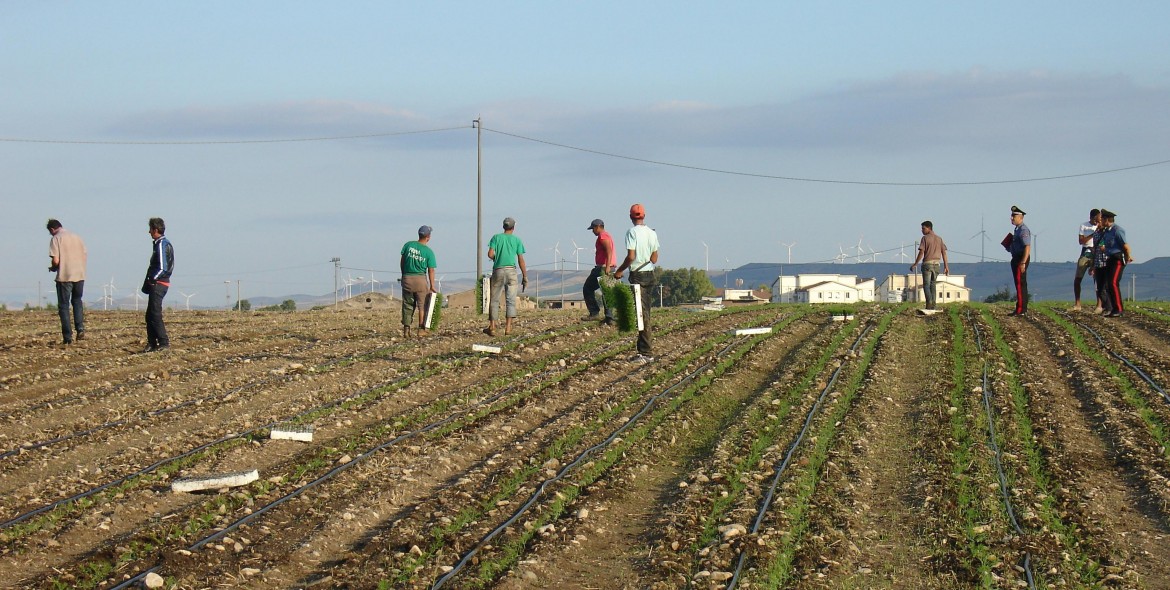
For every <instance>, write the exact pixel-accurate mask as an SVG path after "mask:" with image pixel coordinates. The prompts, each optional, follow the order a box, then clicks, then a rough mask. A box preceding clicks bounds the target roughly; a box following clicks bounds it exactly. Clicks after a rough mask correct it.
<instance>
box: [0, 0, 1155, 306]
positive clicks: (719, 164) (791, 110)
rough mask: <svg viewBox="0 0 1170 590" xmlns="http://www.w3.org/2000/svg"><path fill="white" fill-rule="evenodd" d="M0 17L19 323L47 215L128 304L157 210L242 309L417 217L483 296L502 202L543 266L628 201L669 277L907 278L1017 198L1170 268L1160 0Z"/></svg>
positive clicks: (186, 283) (221, 292) (187, 9)
mask: <svg viewBox="0 0 1170 590" xmlns="http://www.w3.org/2000/svg"><path fill="white" fill-rule="evenodd" d="M0 14H2V15H3V18H0V211H3V214H2V215H0V302H6V303H7V304H8V305H9V307H12V306H13V305H14V304H16V305H18V304H20V303H21V302H29V301H31V302H35V301H36V299H37V296H38V293H40V296H41V297H42V300H44V299H45V298H47V299H49V300H52V296H51V293H52V281H53V277H54V275H53V274H52V273H50V272H48V271H47V269H46V267H47V266H48V261H49V259H48V242H49V235H48V232H47V231H45V229H44V228H45V222H46V220H47V219H49V218H56V219H59V220H60V221H61V222H62V224H63V225H64V226H65V227H66V228H67V229H70V230H72V231H74V232H76V233H78V234H80V235H81V236H82V237H83V238H84V239H85V242H86V244H87V247H88V250H89V266H88V280H87V285H86V300H87V301H91V302H92V301H94V300H97V299H100V298H101V296H102V293H103V286H104V285H107V284H110V283H112V284H113V285H114V286H115V289H116V291H115V293H116V295H117V296H118V297H122V296H126V295H128V294H129V293H130V292H132V291H134V290H135V289H134V288H135V287H136V286H137V285H138V284H139V283H140V282H141V279H142V276H143V274H144V273H145V269H146V265H147V262H148V259H149V255H150V238H149V236H148V234H147V220H148V219H149V218H150V217H162V218H164V219H165V220H166V223H167V236H168V238H170V240H171V242H172V243H173V244H174V248H175V257H176V264H175V267H176V272H175V274H174V276H173V283H172V288H171V290H172V293H174V296H173V298H174V299H176V300H178V302H182V301H184V300H183V299H182V294H186V295H191V297H190V298H189V299H190V302H191V304H192V305H193V306H214V305H217V304H219V303H222V302H224V301H225V299H226V298H227V294H226V292H227V291H229V289H228V288H226V287H225V281H229V282H230V283H229V284H230V285H231V287H230V291H231V296H232V297H233V298H234V296H235V290H236V285H239V288H240V291H241V294H242V296H243V297H244V298H247V297H250V296H280V295H285V294H301V293H304V294H315V295H316V294H326V293H330V292H332V289H333V284H334V282H333V281H334V271H335V266H334V263H333V262H331V259H333V258H334V257H337V258H340V259H341V261H340V263H339V265H340V269H339V273H340V276H341V277H342V278H343V279H344V278H346V276H347V275H348V276H349V277H350V278H354V277H358V276H361V277H364V278H366V279H367V280H368V277H370V276H371V274H372V275H373V276H374V277H375V278H376V279H377V280H378V281H381V282H382V284H383V285H385V284H388V282H390V281H393V280H394V279H395V278H396V277H397V274H398V271H397V269H398V260H399V252H400V250H401V247H402V245H403V243H405V242H406V241H409V240H411V239H414V237H415V234H416V231H417V229H418V226H420V225H423V224H426V225H430V226H433V227H434V233H433V235H432V241H431V245H432V247H433V248H434V249H435V251H436V254H437V257H438V272H437V274H438V276H439V277H441V280H446V281H448V282H451V281H456V280H467V279H470V278H471V277H473V276H474V275H475V272H476V269H477V244H476V242H477V225H478V224H477V216H478V215H479V214H482V220H483V221H482V234H483V245H482V251H483V252H484V253H486V250H487V247H486V242H487V240H488V238H489V237H490V236H491V235H492V234H494V233H496V232H498V231H500V229H499V228H500V222H501V220H502V219H503V218H504V217H506V216H511V217H514V218H515V219H516V220H517V228H516V234H517V235H519V236H520V237H521V238H522V239H523V240H524V242H525V244H526V247H527V250H528V254H527V262H528V264H529V266H530V267H532V268H535V269H544V270H549V269H552V268H553V264H554V260H557V259H558V258H559V259H560V260H564V261H566V262H564V264H565V266H566V268H568V269H570V270H571V269H574V268H576V267H577V265H578V264H581V265H582V266H585V265H588V264H589V263H590V260H591V257H592V253H591V250H592V241H593V236H592V234H591V233H590V232H589V231H588V230H587V229H586V226H588V225H589V222H590V221H591V220H592V219H594V218H601V219H603V220H605V222H606V226H607V228H608V229H609V231H610V232H611V233H613V234H614V235H615V237H617V239H618V241H619V242H620V240H621V238H620V236H621V235H622V234H624V232H625V231H626V230H627V229H628V228H629V225H630V224H629V219H628V211H629V207H630V205H631V204H632V203H635V202H638V203H643V204H644V205H645V206H646V209H647V223H648V225H650V226H651V227H653V228H654V229H655V230H657V232H658V234H659V240H660V243H661V251H660V265H662V266H665V267H666V268H684V267H695V268H707V269H710V270H711V271H713V272H714V271H717V270H719V269H724V268H735V267H738V266H742V265H744V264H747V263H777V265H778V267H777V270H778V272H779V270H780V267H779V264H781V263H785V264H786V263H788V262H793V263H798V262H821V261H831V260H833V259H834V258H837V257H840V255H841V254H842V253H843V252H844V253H847V254H848V255H849V258H848V259H847V260H848V262H853V261H856V260H857V259H858V256H857V246H858V244H859V243H860V244H861V247H862V249H863V251H865V252H866V254H865V256H866V258H867V259H873V258H874V257H875V254H870V253H869V252H870V251H873V252H876V260H877V261H879V262H889V261H896V260H903V259H904V260H906V263H907V265H909V262H910V260H912V258H913V254H914V250H913V248H914V242H915V240H916V239H917V238H918V237H919V236H920V231H919V225H920V223H921V222H922V221H923V220H927V219H929V220H931V221H933V223H934V228H935V231H936V233H938V234H939V235H940V236H942V237H943V238H944V240H945V241H946V243H947V245H948V248H949V250H950V260H951V262H975V261H979V260H980V259H987V260H1006V258H1005V255H1004V252H1003V250H1002V249H1001V248H1000V247H999V245H998V243H999V241H1000V239H1001V238H1002V237H1003V235H1004V234H1005V233H1007V232H1008V231H1010V230H1011V225H1010V223H1009V210H1010V207H1011V206H1012V205H1018V206H1019V207H1021V208H1022V209H1024V210H1025V211H1027V213H1028V215H1027V216H1026V222H1027V224H1028V225H1029V227H1030V228H1031V229H1032V231H1033V233H1034V234H1035V236H1036V246H1035V250H1036V251H1035V256H1034V258H1035V259H1036V260H1039V261H1042V262H1054V261H1065V260H1073V259H1075V257H1076V255H1077V253H1078V248H1077V246H1076V243H1075V242H1074V237H1075V236H1074V235H1075V233H1076V230H1077V227H1078V226H1079V225H1080V223H1081V222H1083V221H1084V220H1085V219H1086V218H1087V214H1088V210H1089V209H1090V208H1093V207H1105V208H1107V209H1110V210H1112V211H1115V212H1116V213H1117V223H1118V225H1120V226H1122V227H1124V228H1125V229H1126V231H1127V233H1128V236H1129V239H1130V242H1131V245H1132V248H1133V254H1134V256H1135V259H1136V260H1137V261H1138V262H1142V261H1146V260H1149V259H1150V258H1154V257H1159V256H1170V232H1166V231H1165V223H1166V218H1167V213H1168V211H1170V207H1168V206H1167V205H1166V204H1165V203H1166V201H1167V199H1166V194H1165V193H1166V190H1167V189H1166V187H1167V186H1170V35H1167V34H1166V32H1165V23H1167V22H1170V3H1166V2H1126V3H1120V4H1116V3H1115V4H1108V3H1100V2H1080V1H1073V2H1068V1H1065V2H1047V1H1041V2H1027V3H1019V2H997V1H990V2H981V3H950V2H946V3H940V2H897V3H877V2H816V3H791V2H719V3H715V2H687V1H682V2H678V1H672V2H665V1H661V2H658V1H655V2H628V1H623V2H609V1H594V2H498V1H493V2H410V3H408V2H346V3H340V4H337V3H323V2H264V1H257V2H247V3H240V2H218V1H205V2H166V3H160V2H146V1H140V2H125V1H108V2H101V3H82V2H18V1H9V0H0ZM476 119H479V120H480V121H481V124H480V125H479V127H478V128H477V127H475V126H473V121H474V120H476ZM479 187H482V201H479V200H478V196H477V195H478V193H477V190H478V189H479ZM479 202H481V203H482V205H481V206H480V205H478V203H479ZM1159 203H1161V204H1159ZM789 245H791V247H789ZM577 248H580V250H578V249H577ZM558 253H559V256H558ZM480 262H481V265H482V267H483V268H485V269H490V261H488V260H487V259H486V256H485V257H484V258H482V259H481V261H480ZM371 271H372V273H371ZM1006 272H1008V271H1007V270H1006V265H1005V273H1006ZM383 288H385V287H383ZM1167 289H1168V290H1170V284H1168V285H1167ZM168 299H171V298H168ZM169 303H176V302H175V301H170V302H169ZM91 305H92V303H91Z"/></svg>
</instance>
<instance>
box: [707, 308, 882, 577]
mask: <svg viewBox="0 0 1170 590" xmlns="http://www.w3.org/2000/svg"><path fill="white" fill-rule="evenodd" d="M872 330H873V324H869V325H867V326H866V327H865V329H864V330H862V331H861V334H860V335H859V336H858V337H857V340H855V341H854V342H853V345H852V346H850V347H849V351H850V352H856V351H857V347H858V345H860V344H861V341H862V340H864V339H865V337H866V335H868V334H869V333H870V331H872ZM844 368H845V363H841V364H840V365H838V366H837V368H836V369H834V370H833V374H832V375H831V376H830V377H829V382H828V383H827V384H826V385H825V387H824V389H822V390H821V393H820V395H818V396H817V401H816V402H815V403H813V406H812V408H810V409H809V411H808V413H807V414H805V417H804V425H803V426H802V427H801V429H800V433H799V434H797V435H796V438H795V439H794V440H793V441H792V444H790V445H789V446H788V452H787V453H785V454H784V460H783V461H781V462H780V465H779V466H778V467H777V468H776V473H775V474H773V476H772V485H770V486H768V493H767V494H765V495H764V499H763V500H762V501H761V502H760V509H759V511H758V512H757V513H756V519H755V521H753V522H752V528H751V531H749V534H752V535H754V534H756V533H757V532H759V530H760V526H761V525H762V524H763V523H764V517H765V516H767V514H768V508H769V507H771V506H772V498H774V497H775V496H776V488H777V487H779V485H780V478H781V476H783V474H784V471H785V470H786V469H788V464H789V463H791V462H792V457H793V456H794V455H795V454H796V449H797V448H798V447H800V443H802V442H804V437H805V435H807V434H808V430H809V428H811V427H812V422H813V418H815V417H816V416H817V414H818V413H819V410H820V408H821V404H822V403H823V402H824V401H825V397H826V396H827V395H828V394H829V391H830V390H831V389H832V388H833V386H834V385H836V384H837V377H839V376H840V375H841V370H842V369H844ZM746 563H747V552H746V551H744V552H741V553H740V554H739V559H738V560H736V564H735V572H734V574H733V575H732V576H731V579H730V580H728V582H727V590H732V589H733V588H735V586H736V584H738V583H739V575H740V573H742V572H743V566H744V564H746Z"/></svg>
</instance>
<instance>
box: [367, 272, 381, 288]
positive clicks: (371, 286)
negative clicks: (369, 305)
mask: <svg viewBox="0 0 1170 590" xmlns="http://www.w3.org/2000/svg"><path fill="white" fill-rule="evenodd" d="M366 284H367V285H369V286H370V292H371V293H373V292H374V290H375V289H374V285H375V284H378V285H381V284H382V281H379V280H378V279H375V278H374V271H372V270H371V271H370V280H369V281H367V282H366Z"/></svg>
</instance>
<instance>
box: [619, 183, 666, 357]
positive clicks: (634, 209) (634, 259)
mask: <svg viewBox="0 0 1170 590" xmlns="http://www.w3.org/2000/svg"><path fill="white" fill-rule="evenodd" d="M630 221H631V222H633V224H634V227H631V228H630V230H629V231H627V232H626V259H625V260H623V261H622V263H621V265H620V266H618V268H617V271H615V272H614V274H613V276H614V278H616V279H621V278H622V273H623V272H624V271H625V270H626V269H627V268H628V269H630V284H631V285H638V287H639V289H640V291H641V293H640V297H639V300H640V302H641V304H642V318H641V319H642V326H641V329H639V330H638V354H636V355H634V356H633V358H631V359H630V360H631V361H633V362H636V363H641V364H645V363H649V362H651V361H653V360H654V357H653V356H652V355H653V349H652V346H651V344H652V335H651V330H650V301H651V297H652V296H653V294H654V285H655V278H654V265H655V264H657V263H658V234H657V233H656V232H655V231H654V230H652V229H650V228H649V227H648V226H647V225H646V208H645V207H643V206H642V204H641V203H635V204H634V205H633V206H631V207H630Z"/></svg>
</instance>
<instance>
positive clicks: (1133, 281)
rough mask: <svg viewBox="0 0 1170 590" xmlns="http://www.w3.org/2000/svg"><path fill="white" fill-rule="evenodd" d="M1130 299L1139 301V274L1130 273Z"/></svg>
mask: <svg viewBox="0 0 1170 590" xmlns="http://www.w3.org/2000/svg"><path fill="white" fill-rule="evenodd" d="M1129 300H1130V301H1137V275H1129Z"/></svg>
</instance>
